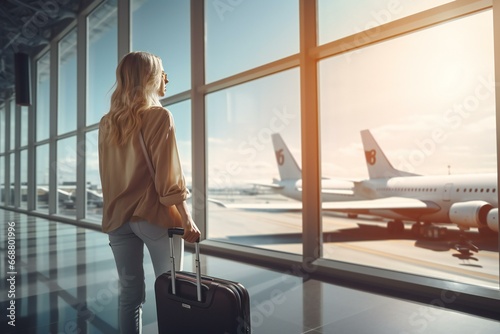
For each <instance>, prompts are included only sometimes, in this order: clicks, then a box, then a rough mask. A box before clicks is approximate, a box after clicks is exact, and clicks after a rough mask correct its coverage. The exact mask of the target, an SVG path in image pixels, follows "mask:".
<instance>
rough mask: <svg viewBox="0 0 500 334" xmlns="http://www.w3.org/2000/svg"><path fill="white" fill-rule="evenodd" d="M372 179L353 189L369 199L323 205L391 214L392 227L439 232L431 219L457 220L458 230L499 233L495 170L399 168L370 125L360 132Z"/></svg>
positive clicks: (347, 210)
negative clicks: (440, 172) (442, 172)
mask: <svg viewBox="0 0 500 334" xmlns="http://www.w3.org/2000/svg"><path fill="white" fill-rule="evenodd" d="M361 138H362V141H363V148H364V151H365V157H366V163H367V167H368V174H369V179H367V180H363V181H360V182H356V183H355V188H354V190H355V193H356V194H357V195H358V196H359V197H365V198H368V199H369V200H361V201H351V202H343V203H325V204H324V205H323V209H326V210H334V211H342V212H349V213H351V214H353V213H364V214H370V215H376V216H379V217H383V218H389V219H393V220H392V221H390V222H389V223H388V228H389V230H390V231H396V232H397V231H402V230H403V229H404V224H403V221H413V222H415V223H414V224H413V226H412V231H413V232H415V233H416V234H419V235H425V236H429V237H438V236H439V234H442V233H444V232H445V230H444V229H443V228H440V227H438V226H434V225H432V223H443V224H455V225H457V226H458V227H459V228H460V230H462V231H465V230H469V229H470V228H477V229H478V230H479V232H481V233H483V232H484V233H485V234H489V233H490V232H491V231H495V232H497V233H498V194H497V174H496V173H483V174H461V175H435V176H423V175H416V174H412V173H408V172H404V171H400V170H397V169H395V168H394V167H393V166H392V165H391V163H390V162H389V160H388V159H387V157H386V156H385V155H384V153H383V151H382V150H381V149H380V147H379V145H378V144H377V142H376V141H375V139H374V138H373V136H372V135H371V133H370V131H369V130H363V131H361Z"/></svg>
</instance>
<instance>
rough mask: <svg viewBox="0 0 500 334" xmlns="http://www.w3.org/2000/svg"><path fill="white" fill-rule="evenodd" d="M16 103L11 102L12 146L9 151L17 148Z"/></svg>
mask: <svg viewBox="0 0 500 334" xmlns="http://www.w3.org/2000/svg"><path fill="white" fill-rule="evenodd" d="M16 109H17V106H16V102H15V100H14V99H12V100H11V101H10V124H9V126H10V146H9V148H8V149H10V150H13V149H14V148H15V147H16Z"/></svg>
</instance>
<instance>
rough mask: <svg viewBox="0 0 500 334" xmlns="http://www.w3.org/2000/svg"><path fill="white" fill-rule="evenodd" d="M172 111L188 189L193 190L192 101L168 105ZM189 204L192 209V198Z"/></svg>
mask: <svg viewBox="0 0 500 334" xmlns="http://www.w3.org/2000/svg"><path fill="white" fill-rule="evenodd" d="M166 108H167V109H168V110H169V111H170V112H171V113H172V116H173V117H174V123H175V137H176V139H177V148H178V150H179V156H180V158H181V163H182V171H183V172H184V176H185V178H186V184H187V187H188V189H190V191H192V171H193V165H192V163H191V154H192V145H191V142H192V141H191V101H190V100H187V101H182V102H178V103H174V104H171V105H168V106H166ZM188 205H189V206H190V208H191V209H192V203H191V198H190V199H189V200H188Z"/></svg>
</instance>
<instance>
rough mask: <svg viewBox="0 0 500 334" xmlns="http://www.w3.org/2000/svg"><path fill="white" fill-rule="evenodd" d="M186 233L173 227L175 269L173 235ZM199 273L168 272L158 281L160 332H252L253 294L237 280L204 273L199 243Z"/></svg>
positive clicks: (197, 254) (171, 244)
mask: <svg viewBox="0 0 500 334" xmlns="http://www.w3.org/2000/svg"><path fill="white" fill-rule="evenodd" d="M174 234H180V235H182V234H184V230H183V229H180V228H175V229H169V237H170V254H171V257H170V259H171V262H172V268H175V263H174V262H175V259H174V258H173V254H174V252H173V243H172V237H173V235H174ZM195 247H196V259H195V262H196V273H191V272H185V271H180V272H175V270H172V271H168V272H167V273H164V274H162V275H160V276H159V277H158V278H157V279H156V282H155V295H156V312H157V316H158V332H159V334H166V333H172V334H183V333H195V334H204V333H207V334H226V333H227V334H247V333H250V297H249V295H248V291H247V290H246V288H245V287H244V286H243V285H242V284H240V283H237V282H232V281H228V280H223V279H220V278H216V277H210V276H206V275H201V269H200V249H199V243H198V242H196V244H195Z"/></svg>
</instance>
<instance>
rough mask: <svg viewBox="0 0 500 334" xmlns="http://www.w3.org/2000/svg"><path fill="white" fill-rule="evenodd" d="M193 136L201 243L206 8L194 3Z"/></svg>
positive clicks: (195, 213) (204, 179) (203, 233)
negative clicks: (202, 88)
mask: <svg viewBox="0 0 500 334" xmlns="http://www.w3.org/2000/svg"><path fill="white" fill-rule="evenodd" d="M190 15H191V132H192V134H191V136H192V160H191V161H192V166H193V168H192V170H193V172H192V173H193V175H192V182H193V184H192V190H193V191H192V192H193V201H192V203H193V219H194V221H195V222H196V224H197V225H198V227H199V228H200V231H201V236H202V239H205V238H206V237H207V205H206V203H207V202H206V190H207V164H206V142H207V138H206V131H205V130H206V129H205V119H206V110H205V95H204V93H203V92H202V90H201V89H200V88H201V87H203V85H204V84H205V28H204V24H205V5H204V1H198V0H191V14H190Z"/></svg>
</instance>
